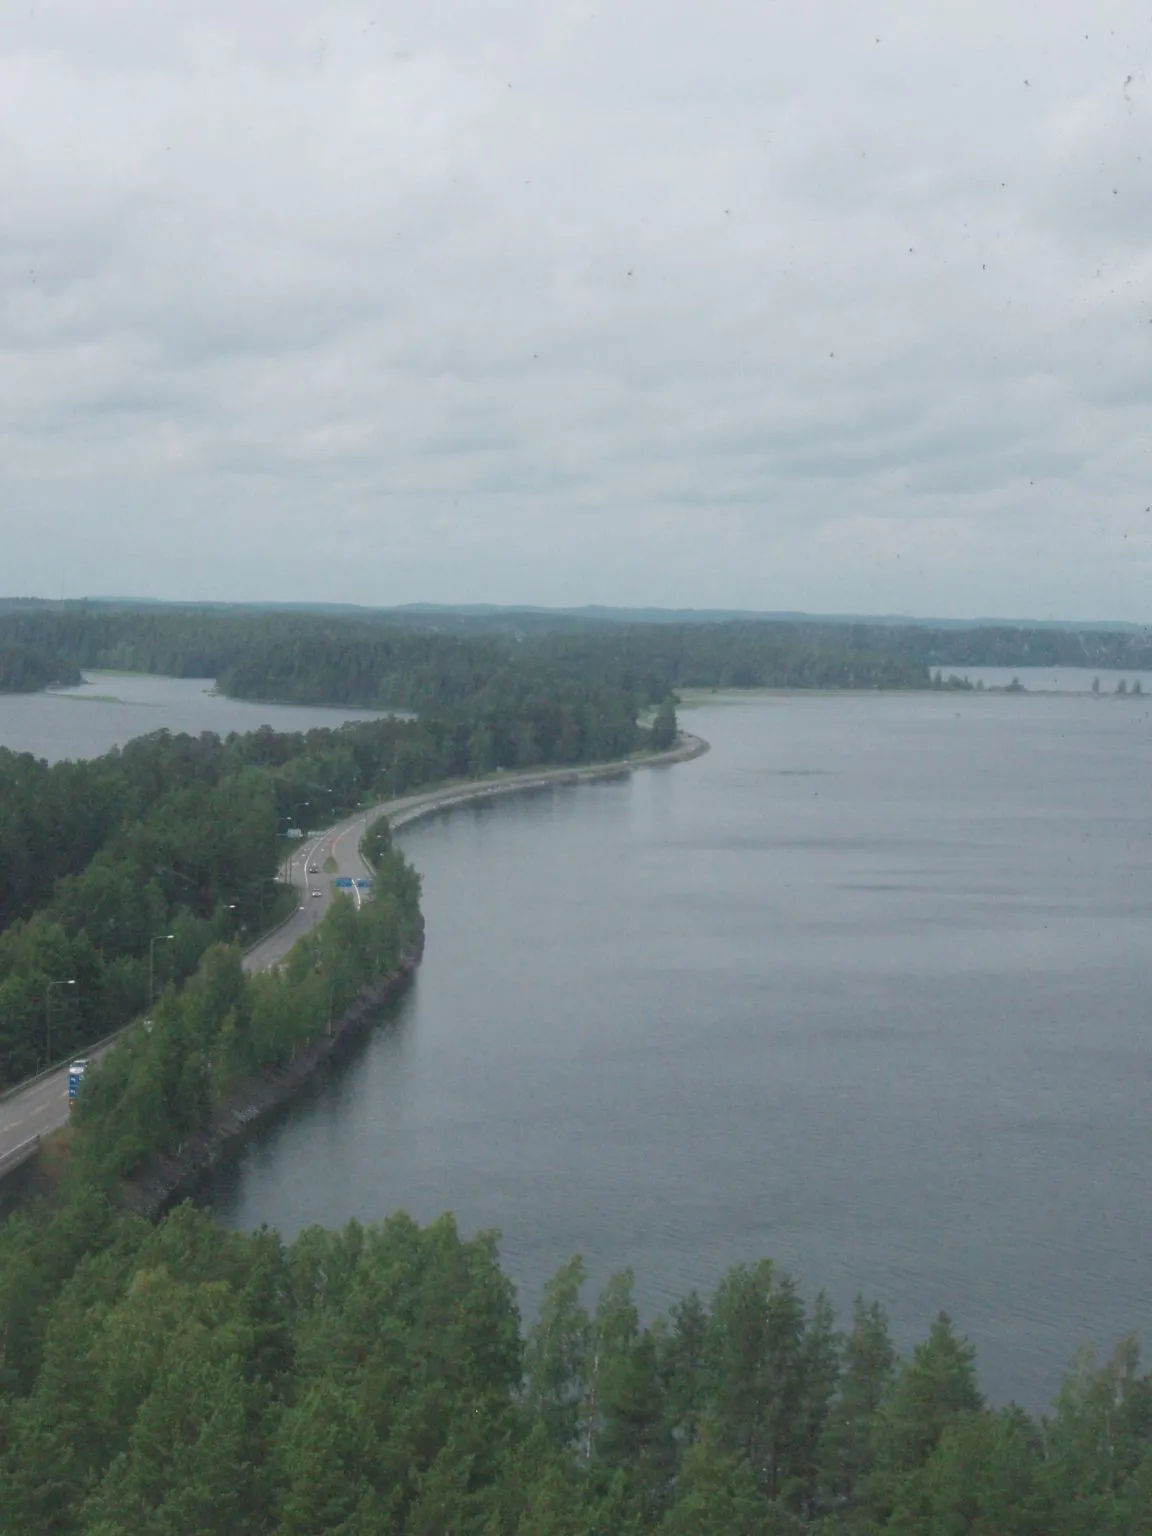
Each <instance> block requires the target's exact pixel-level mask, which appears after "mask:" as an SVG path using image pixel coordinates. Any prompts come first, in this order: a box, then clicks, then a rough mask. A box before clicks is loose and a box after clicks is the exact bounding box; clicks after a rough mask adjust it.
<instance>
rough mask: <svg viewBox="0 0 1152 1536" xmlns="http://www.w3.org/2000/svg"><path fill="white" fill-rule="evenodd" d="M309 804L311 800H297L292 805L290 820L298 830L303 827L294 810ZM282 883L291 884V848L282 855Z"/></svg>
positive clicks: (301, 829)
mask: <svg viewBox="0 0 1152 1536" xmlns="http://www.w3.org/2000/svg"><path fill="white" fill-rule="evenodd" d="M311 804H312V802H311V800H297V802H296V804H295V805H294V806H293V807H292V816H291V820H292V821H294V822H295V823H296V826H297V830H298V831H300V832H303V831H304V830H305V829H304V828H303V827H301V826H300V821H299V817H298V816H297V815H296V812H297V811H299V810H301V809H307V807H308V806H310V805H311ZM289 831H291V827H289ZM284 883H285V884H286V885H291V884H292V849H291V848H289V850H288V852H287V853H286V854H285V855H284Z"/></svg>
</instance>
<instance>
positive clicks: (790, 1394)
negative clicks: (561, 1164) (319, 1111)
mask: <svg viewBox="0 0 1152 1536" xmlns="http://www.w3.org/2000/svg"><path fill="white" fill-rule="evenodd" d="M204 985H205V988H206V989H207V990H208V991H211V990H212V989H213V988H215V989H227V987H229V986H230V985H231V982H230V981H229V979H228V976H227V973H226V971H225V970H224V969H223V968H221V969H220V971H219V972H218V973H217V974H214V975H213V976H212V977H211V978H209V979H208V980H206V981H205V984H204ZM582 1282H583V1267H582V1265H581V1264H580V1261H579V1260H572V1261H571V1262H569V1263H568V1264H566V1265H564V1266H563V1267H562V1268H561V1270H560V1271H559V1272H558V1274H557V1275H556V1277H555V1278H554V1280H553V1281H552V1283H551V1284H550V1286H549V1287H548V1289H547V1293H546V1295H545V1298H544V1302H543V1305H542V1307H541V1312H540V1317H539V1319H538V1321H537V1322H536V1323H535V1324H534V1325H533V1327H532V1328H531V1329H530V1330H529V1333H528V1338H527V1343H526V1345H522V1343H521V1336H520V1329H519V1318H518V1315H517V1310H516V1304H515V1297H514V1292H513V1288H512V1285H511V1283H510V1282H509V1281H508V1279H507V1278H506V1277H505V1276H504V1275H503V1274H502V1273H501V1271H500V1268H499V1264H498V1262H497V1255H496V1243H495V1237H494V1235H493V1234H490V1233H487V1234H480V1235H479V1236H477V1237H475V1238H471V1239H464V1238H462V1237H461V1236H460V1234H459V1232H458V1231H457V1229H456V1226H455V1224H454V1223H453V1222H452V1220H451V1218H450V1217H444V1218H442V1219H441V1220H440V1221H437V1222H434V1223H433V1224H432V1225H431V1226H428V1227H424V1228H421V1227H418V1226H417V1225H416V1223H415V1222H413V1221H411V1220H410V1219H409V1218H408V1217H407V1216H403V1215H398V1216H394V1217H392V1218H391V1219H389V1220H388V1221H386V1222H384V1223H383V1224H381V1225H379V1226H372V1227H362V1226H360V1225H359V1224H357V1223H355V1222H352V1223H350V1224H349V1225H348V1226H347V1227H345V1228H344V1229H343V1230H342V1231H338V1232H327V1231H324V1230H322V1229H320V1228H309V1229H308V1230H306V1231H304V1232H301V1233H300V1235H299V1236H298V1237H297V1238H296V1240H295V1242H293V1243H292V1244H290V1245H287V1246H286V1245H284V1244H282V1243H281V1242H280V1241H279V1239H277V1238H276V1237H275V1235H274V1234H271V1233H269V1232H267V1231H260V1232H255V1233H249V1234H245V1233H236V1232H225V1231H222V1230H220V1229H219V1228H218V1227H217V1226H216V1225H215V1224H214V1222H213V1221H212V1220H211V1218H210V1217H209V1216H208V1215H206V1214H205V1213H203V1212H201V1211H198V1210H196V1209H194V1208H193V1207H191V1206H182V1207H180V1208H179V1209H177V1210H175V1211H173V1212H172V1213H170V1214H169V1215H168V1216H167V1217H166V1218H165V1219H164V1220H163V1221H162V1222H160V1223H159V1224H158V1225H157V1226H155V1227H150V1226H148V1225H147V1224H146V1223H144V1222H142V1221H139V1220H137V1219H134V1218H131V1217H128V1216H125V1215H122V1214H117V1213H116V1212H115V1211H113V1210H112V1209H111V1208H110V1207H109V1206H108V1204H107V1203H106V1202H104V1201H102V1200H101V1199H100V1197H99V1196H98V1195H96V1194H94V1193H93V1191H92V1190H91V1189H90V1188H81V1189H78V1190H74V1191H73V1194H72V1197H71V1199H70V1200H69V1201H68V1202H66V1203H65V1204H64V1205H62V1206H59V1207H57V1208H56V1209H55V1210H51V1211H50V1210H41V1211H39V1212H35V1213H32V1214H27V1215H24V1216H20V1217H18V1218H16V1219H15V1220H14V1221H12V1222H10V1223H9V1224H8V1225H7V1226H6V1227H5V1228H4V1229H2V1230H0V1322H2V1330H0V1346H2V1354H0V1360H2V1361H3V1374H2V1375H0V1531H3V1532H5V1533H8V1532H12V1533H20V1536H39V1533H41V1532H45V1531H53V1532H58V1533H60V1536H111V1533H113V1532H115V1533H118V1536H129V1533H132V1536H134V1533H137V1532H139V1533H149V1536H150V1533H154V1532H161V1533H164V1536H184V1533H187V1532H205V1533H209V1536H217V1533H219V1536H226V1533H229V1536H230V1533H233V1532H237V1533H240V1536H249V1533H251V1536H256V1533H264V1532H280V1533H297V1536H304V1533H308V1536H311V1533H313V1532H318V1531H323V1532H330V1531H331V1532H343V1533H346V1536H399V1533H405V1536H417V1533H421V1536H441V1533H443V1532H447V1531H453V1532H460V1533H468V1536H473V1533H474V1536H609V1533H610V1536H645V1533H661V1536H800V1533H802V1532H803V1531H805V1530H811V1531H814V1532H825V1533H830V1532H833V1531H836V1532H841V1533H847V1536H962V1533H971V1536H1152V1516H1150V1511H1152V1499H1150V1497H1149V1494H1150V1493H1152V1384H1150V1382H1149V1378H1148V1377H1147V1376H1146V1375H1142V1374H1141V1373H1140V1370H1139V1364H1138V1360H1137V1357H1136V1353H1135V1349H1134V1346H1133V1344H1132V1342H1131V1341H1125V1342H1124V1343H1123V1344H1122V1345H1121V1347H1120V1348H1119V1349H1118V1350H1117V1352H1116V1354H1115V1355H1114V1356H1113V1357H1112V1358H1111V1359H1109V1360H1107V1361H1105V1362H1104V1363H1103V1364H1098V1363H1097V1362H1096V1360H1095V1359H1094V1358H1091V1357H1089V1356H1083V1357H1081V1358H1080V1359H1079V1360H1078V1361H1077V1363H1076V1365H1075V1367H1074V1369H1073V1371H1072V1373H1071V1374H1070V1376H1069V1378H1068V1381H1067V1382H1066V1384H1065V1387H1064V1389H1063V1391H1062V1392H1061V1395H1060V1398H1059V1400H1058V1402H1057V1404H1056V1406H1055V1409H1054V1412H1053V1415H1052V1416H1051V1417H1050V1418H1048V1419H1046V1420H1044V1421H1043V1422H1042V1423H1041V1424H1039V1425H1038V1424H1036V1423H1034V1422H1033V1421H1032V1420H1031V1419H1030V1418H1029V1417H1028V1416H1027V1415H1026V1414H1025V1413H1023V1412H1022V1411H1021V1410H1020V1409H1018V1408H1007V1409H1002V1410H999V1411H995V1412H992V1411H989V1410H987V1409H985V1408H984V1407H983V1406H982V1405H981V1403H980V1399H979V1394H978V1392H977V1390H976V1387H975V1382H974V1380H973V1378H972V1374H971V1349H970V1347H969V1346H968V1345H966V1344H965V1343H964V1341H963V1340H961V1339H959V1338H957V1336H956V1334H955V1332H954V1331H953V1329H952V1327H951V1325H950V1324H949V1323H948V1321H947V1319H945V1318H943V1317H941V1318H940V1319H938V1320H937V1322H936V1324H935V1325H934V1326H933V1329H932V1331H931V1334H930V1336H929V1338H928V1339H927V1340H926V1341H925V1342H924V1343H922V1344H920V1345H918V1346H917V1347H916V1349H915V1350H914V1351H913V1354H912V1357H911V1358H910V1359H909V1360H907V1361H905V1362H904V1363H903V1364H902V1365H900V1366H899V1367H898V1368H897V1367H896V1361H895V1357H894V1356H893V1353H892V1349H891V1345H890V1343H889V1341H888V1333H887V1326H886V1323H885V1321H884V1316H883V1313H882V1312H881V1311H880V1310H879V1309H878V1308H877V1307H875V1306H874V1305H870V1304H866V1303H864V1302H863V1301H858V1302H857V1304H856V1307H855V1309H854V1316H853V1325H852V1328H851V1329H850V1331H849V1332H848V1333H847V1334H846V1335H845V1336H841V1335H840V1334H839V1333H838V1331H837V1329H836V1327H835V1320H834V1318H833V1316H832V1314H831V1310H830V1308H829V1307H828V1305H827V1303H826V1302H825V1301H824V1300H823V1299H822V1298H820V1297H817V1298H816V1300H815V1301H814V1302H813V1303H812V1304H811V1305H810V1306H807V1307H806V1306H805V1305H804V1304H803V1303H802V1302H801V1300H800V1298H799V1295H798V1293H797V1292H796V1289H795V1287H794V1285H793V1284H792V1282H791V1281H790V1279H789V1277H788V1276H787V1275H785V1274H783V1273H782V1272H781V1271H780V1270H778V1269H776V1268H775V1267H773V1266H772V1265H769V1264H759V1265H752V1266H747V1265H743V1266H738V1267H737V1268H736V1269H734V1270H732V1271H731V1272H730V1273H729V1274H728V1275H726V1276H725V1277H724V1278H723V1279H722V1281H721V1282H720V1285H719V1286H718V1288H717V1291H716V1293H715V1295H714V1296H713V1297H712V1299H711V1301H710V1302H709V1303H705V1302H703V1301H701V1300H700V1299H699V1298H689V1299H688V1300H686V1301H685V1302H683V1303H681V1304H680V1305H679V1306H678V1307H676V1308H675V1309H674V1311H673V1313H672V1314H671V1315H670V1316H669V1317H667V1318H663V1319H657V1320H656V1322H655V1323H653V1324H652V1325H651V1326H650V1327H644V1326H643V1325H642V1323H641V1321H640V1318H639V1317H638V1314H637V1310H636V1307H635V1304H634V1302H633V1299H632V1280H631V1276H630V1275H629V1274H628V1273H625V1274H623V1275H620V1276H617V1277H615V1278H614V1279H613V1280H611V1281H609V1283H608V1285H607V1286H606V1287H605V1288H604V1290H603V1291H602V1293H601V1295H600V1297H599V1300H598V1302H597V1304H596V1306H595V1308H594V1310H593V1311H592V1313H591V1314H589V1312H588V1310H587V1309H586V1308H585V1307H584V1305H583V1302H582V1300H581V1289H582ZM26 1289H27V1290H29V1291H30V1293H31V1294H30V1295H29V1296H28V1297H27V1299H26V1300H25V1299H24V1298H23V1294H22V1293H23V1292H24V1291H25V1290H26ZM838 1425H846V1426H847V1435H846V1437H845V1434H844V1433H842V1432H841V1430H840V1429H839V1428H838ZM870 1485H871V1486H870Z"/></svg>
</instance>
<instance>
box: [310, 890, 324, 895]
mask: <svg viewBox="0 0 1152 1536" xmlns="http://www.w3.org/2000/svg"><path fill="white" fill-rule="evenodd" d="M312 894H313V896H323V894H324V892H323V891H313V892H312Z"/></svg>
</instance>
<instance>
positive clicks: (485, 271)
mask: <svg viewBox="0 0 1152 1536" xmlns="http://www.w3.org/2000/svg"><path fill="white" fill-rule="evenodd" d="M161 10H162V11H163V16H162V17H161V15H160V11H161ZM1107 15H1108V22H1109V25H1108V26H1107V27H1104V26H1102V25H1101V26H1100V27H1099V28H1098V27H1097V25H1096V10H1095V9H1094V8H1089V7H1085V6H1083V5H1073V4H1072V3H1071V0H1052V3H1051V4H1050V5H1048V6H1046V7H1045V8H1044V11H1043V14H1040V13H1038V12H1037V10H1036V8H1035V7H1033V6H1032V5H1030V4H1025V3H1024V0H1000V3H995V4H994V3H993V0H973V3H972V4H970V5H968V6H965V7H948V8H924V7H922V6H917V5H914V4H912V3H911V0H877V3H876V4H875V5H870V6H868V7H861V6H859V5H858V4H855V3H853V4H849V3H848V0H829V3H828V4H827V5H822V6H819V7H787V8H785V7H780V6H756V5H752V4H751V3H748V0H717V4H716V5H714V6H710V7H709V8H708V9H707V13H704V12H702V11H701V10H700V8H699V7H698V6H696V5H688V4H687V3H686V0H662V3H661V4H659V5H657V4H656V3H655V0H638V3H637V4H635V5H630V6H628V7H622V8H619V9H618V10H616V11H612V12H609V13H607V14H600V13H598V12H597V13H594V12H592V11H590V10H589V9H588V8H587V7H584V6H577V5H575V4H559V3H558V4H557V5H555V6H548V7H542V6H538V5H535V4H528V3H527V0H505V3H497V0H487V3H483V4H479V5H465V4H463V3H462V0H434V3H433V0H422V3H420V4H417V3H416V0H398V3H397V4H396V5H394V6H391V7H389V8H388V11H387V14H386V16H385V15H382V14H381V13H379V12H378V11H377V9H376V8H374V7H372V6H369V5H367V4H365V5H362V6H357V5H349V6H341V7H330V6H324V5H315V4H310V3H307V0H278V3H276V4H273V3H272V0H249V3H247V4H245V5H244V6H234V5H227V6H226V5H224V4H223V3H220V0H197V3H195V4H194V3H192V0H175V3H173V4H172V5H171V6H167V7H164V8H159V9H158V8H156V7H152V6H148V5H145V4H144V3H143V0H109V3H108V4H107V5H103V6H101V7H100V14H99V18H98V24H97V18H96V17H95V13H94V12H93V11H92V9H91V7H89V6H87V5H84V4H82V3H81V0H58V3H57V4H55V5H53V6H51V7H46V8H40V7H38V8H35V16H34V18H29V17H23V18H18V17H16V16H15V15H14V14H12V15H9V16H8V17H7V19H6V20H4V21H3V22H2V23H0V164H3V165H4V166H5V168H6V170H5V173H4V177H3V178H2V179H0V197H2V202H0V221H2V223H3V234H4V240H3V241H2V242H0V525H2V527H3V531H4V533H5V540H6V550H7V551H8V554H9V559H8V567H9V583H10V585H11V587H12V589H14V590H15V589H21V590H37V589H39V590H44V591H46V592H52V593H53V594H58V589H59V587H60V584H61V581H62V580H64V579H65V578H64V576H63V574H62V572H61V563H62V562H61V558H60V551H61V549H63V548H69V549H72V550H74V551H75V552H76V558H75V559H71V560H69V562H68V565H69V569H68V571H67V576H66V579H67V583H68V586H69V588H70V590H72V591H74V592H82V591H99V590H104V591H110V590H121V591H122V590H124V589H125V587H126V586H127V587H134V588H135V589H137V590H147V591H152V592H156V593H158V594H160V595H168V596H195V595H202V596H222V597H234V598H238V597H244V596H251V597H327V598H334V599H347V600H353V601H363V602H397V601H407V600H411V599H415V598H429V599H439V600H453V599H457V600H476V599H488V600H497V601H516V600H524V601H537V602H550V601H551V602H577V601H586V600H594V601H617V602H628V603H640V602H650V603H666V604H668V605H689V604H694V603H698V604H705V603H706V604H709V605H717V604H722V605H730V606H758V605H760V606H766V607H772V608H780V607H806V608H815V609H819V608H835V609H855V610H864V609H867V608H869V607H871V606H881V607H883V608H884V609H885V610H886V611H890V610H893V609H900V608H903V609H905V610H909V611H910V610H916V611H921V612H922V611H925V610H926V609H932V610H934V611H938V612H942V613H965V612H968V613H974V612H987V611H989V610H991V609H993V608H995V609H998V610H999V611H1003V612H1008V611H1012V610H1013V609H1015V610H1016V611H1020V612H1023V611H1025V610H1027V611H1032V612H1034V611H1037V609H1038V608H1040V609H1042V610H1045V609H1046V610H1049V611H1059V610H1061V609H1062V610H1063V611H1066V612H1075V613H1078V614H1082V615H1088V616H1091V615H1093V614H1099V615H1100V616H1109V615H1114V614H1115V615H1123V616H1126V617H1141V616H1143V614H1144V613H1145V611H1146V607H1147V596H1146V590H1145V587H1144V585H1143V582H1144V576H1143V574H1142V570H1141V569H1140V568H1139V563H1138V562H1135V563H1134V562H1133V561H1132V559H1131V557H1130V548H1129V546H1131V544H1132V542H1133V528H1132V516H1133V510H1132V509H1133V508H1134V506H1135V504H1136V502H1137V500H1138V499H1139V498H1140V497H1141V496H1143V495H1144V491H1143V489H1142V487H1143V486H1144V485H1146V483H1147V478H1148V472H1149V468H1150V465H1149V448H1148V446H1147V433H1146V424H1147V401H1148V391H1149V381H1150V380H1152V366H1150V364H1152V358H1150V357H1149V349H1150V348H1152V325H1150V324H1149V320H1152V260H1150V259H1149V256H1148V251H1149V250H1150V249H1152V242H1150V241H1149V238H1148V237H1149V234H1152V231H1150V230H1149V221H1150V219H1152V212H1150V210H1152V195H1150V194H1152V186H1149V179H1148V178H1149V176H1152V156H1150V157H1149V163H1148V164H1147V165H1146V164H1145V162H1144V156H1143V150H1144V145H1145V144H1146V143H1147V142H1149V131H1148V130H1149V127H1150V122H1149V119H1150V116H1152V97H1150V96H1149V94H1148V92H1149V79H1148V70H1149V58H1148V53H1149V49H1148V40H1147V19H1146V17H1145V16H1144V15H1143V13H1142V12H1141V11H1140V9H1139V8H1138V7H1137V6H1136V5H1135V4H1131V3H1127V0H1112V3H1111V4H1110V5H1109V6H1108V7H1107ZM1085 18H1087V20H1086V19H1085ZM1085 32H1088V33H1089V37H1088V38H1087V40H1086V39H1085V38H1084V35H1083V34H1084V33H1085ZM877 38H879V39H880V41H879V42H877V40H876V39H877ZM1129 75H1131V76H1132V79H1131V80H1130V81H1129V82H1128V83H1127V85H1125V84H1124V82H1125V81H1126V80H1127V77H1128V76H1129ZM1026 80H1027V81H1028V84H1025V81H1026ZM1041 487H1042V488H1043V493H1042V494H1039V489H1040V488H1041ZM1140 504H1141V506H1143V504H1144V503H1143V502H1141V503H1140ZM213 541H216V547H218V548H220V549H222V550H227V552H228V557H227V559H221V558H213V553H212V551H213V547H214V544H213ZM318 547H319V548H322V550H323V552H324V559H323V561H322V562H320V563H319V564H318V563H317V561H316V559H315V558H313V552H314V551H315V550H316V549H317V548H318ZM1024 548H1029V549H1031V550H1032V551H1033V555H1032V556H1031V557H1030V564H1029V566H1028V568H1027V570H1026V571H1023V570H1022V568H1021V565H1020V563H1019V562H1020V552H1021V550H1022V549H1024ZM1036 550H1040V551H1041V553H1040V554H1035V551H1036ZM81 554H82V556H83V558H82V559H81V558H80V555H81ZM126 565H127V566H128V567H129V568H130V574H131V576H132V580H131V581H129V580H128V579H127V576H128V574H129V570H126V568H125V567H126Z"/></svg>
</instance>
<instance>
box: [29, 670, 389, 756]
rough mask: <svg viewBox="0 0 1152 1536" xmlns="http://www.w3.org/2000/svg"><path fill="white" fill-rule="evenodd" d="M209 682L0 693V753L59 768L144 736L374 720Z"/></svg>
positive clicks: (95, 678) (105, 681)
mask: <svg viewBox="0 0 1152 1536" xmlns="http://www.w3.org/2000/svg"><path fill="white" fill-rule="evenodd" d="M214 687H215V684H214V682H213V680H212V679H211V678H210V677H146V676H144V675H142V674H139V673H135V672H89V673H87V674H86V680H85V682H83V683H81V684H80V685H79V686H78V687H76V688H55V689H53V690H52V691H51V692H48V693H0V747H8V748H10V749H11V751H13V752H31V753H33V754H34V756H36V757H43V758H47V760H48V761H49V762H52V763H55V762H59V761H60V760H61V759H62V758H66V757H71V758H79V757H97V756H99V755H100V753H102V752H107V751H109V750H110V749H111V748H112V747H122V746H123V745H124V743H125V742H126V741H130V740H131V739H132V737H133V736H143V735H146V734H147V733H148V732H150V731H161V730H167V731H187V732H188V733H189V734H190V735H199V734H200V732H201V731H215V732H216V733H217V734H218V735H220V736H226V735H227V734H228V732H229V731H255V730H258V729H259V728H260V726H262V725H270V726H271V727H272V728H273V730H276V731H309V730H313V729H314V728H316V727H317V726H321V727H326V726H335V725H339V724H340V723H341V722H342V721H344V720H375V719H378V718H379V714H378V712H377V711H375V710H370V709H347V708H337V709H321V708H315V707H311V706H309V705H303V704H250V703H247V702H243V701H241V700H239V699H226V698H222V697H221V696H220V695H219V694H216V693H214V692H213V691H212V690H213V689H214Z"/></svg>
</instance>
